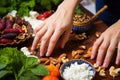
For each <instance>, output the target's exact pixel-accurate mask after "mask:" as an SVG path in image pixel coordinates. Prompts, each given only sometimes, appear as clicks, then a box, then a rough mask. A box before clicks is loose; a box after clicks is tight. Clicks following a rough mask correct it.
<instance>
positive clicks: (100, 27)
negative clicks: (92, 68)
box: [29, 9, 120, 80]
mask: <svg viewBox="0 0 120 80" xmlns="http://www.w3.org/2000/svg"><path fill="white" fill-rule="evenodd" d="M83 11H84V12H86V13H87V14H88V15H90V16H92V15H93V14H91V13H90V12H89V11H87V10H85V9H83ZM106 29H107V26H106V25H105V24H104V23H103V22H102V21H101V20H99V19H97V20H96V21H94V22H93V24H92V28H91V29H90V30H89V31H87V32H86V33H87V37H88V38H87V39H85V40H74V36H75V35H77V34H71V37H70V39H69V41H68V42H67V44H66V46H65V48H64V49H61V48H58V47H56V48H55V49H54V51H53V53H52V55H51V57H54V58H57V57H58V56H59V55H60V54H62V53H66V54H67V56H68V58H69V59H71V53H72V51H73V50H77V49H79V46H80V45H85V46H86V47H87V49H88V48H89V47H91V46H92V45H93V43H94V41H95V40H96V39H97V37H96V35H95V33H96V32H103V31H105V30H106ZM29 44H30V42H29ZM29 46H30V45H29ZM87 49H86V50H85V52H84V53H86V52H87ZM115 53H116V52H115ZM37 55H39V54H37ZM81 58H82V56H81ZM114 59H115V57H113V60H112V62H111V64H110V66H112V65H113V66H115V67H120V66H116V65H115V64H114ZM85 60H87V61H89V62H90V63H92V64H94V63H95V61H96V60H95V59H94V60H91V59H90V58H88V59H85ZM110 66H109V67H108V68H107V69H106V76H105V77H101V76H99V75H98V73H97V74H96V75H95V78H94V80H120V76H118V77H116V78H113V77H111V76H110V75H109V68H110Z"/></svg>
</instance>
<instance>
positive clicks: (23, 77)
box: [0, 47, 49, 80]
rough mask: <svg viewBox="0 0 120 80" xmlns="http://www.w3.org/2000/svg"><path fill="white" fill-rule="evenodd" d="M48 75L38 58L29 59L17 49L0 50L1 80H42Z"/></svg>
mask: <svg viewBox="0 0 120 80" xmlns="http://www.w3.org/2000/svg"><path fill="white" fill-rule="evenodd" d="M48 74H49V71H48V69H47V68H46V67H45V66H44V65H42V64H39V63H38V58H34V57H27V56H25V55H24V53H23V52H21V51H19V50H17V48H9V47H6V48H3V49H0V80H41V77H42V76H45V75H48Z"/></svg>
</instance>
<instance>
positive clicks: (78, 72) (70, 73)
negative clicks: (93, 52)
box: [63, 62, 94, 80]
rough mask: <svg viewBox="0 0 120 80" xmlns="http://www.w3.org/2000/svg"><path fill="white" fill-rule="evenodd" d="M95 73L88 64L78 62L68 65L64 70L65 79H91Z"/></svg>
mask: <svg viewBox="0 0 120 80" xmlns="http://www.w3.org/2000/svg"><path fill="white" fill-rule="evenodd" d="M93 75H94V72H93V71H92V68H91V67H90V66H89V65H88V64H86V63H82V64H78V63H77V62H75V63H74V64H71V65H70V67H66V68H65V69H64V72H63V77H64V78H65V80H91V79H92V77H93Z"/></svg>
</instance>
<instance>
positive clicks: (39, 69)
mask: <svg viewBox="0 0 120 80" xmlns="http://www.w3.org/2000/svg"><path fill="white" fill-rule="evenodd" d="M31 71H32V72H33V73H34V74H35V75H38V76H45V75H49V71H48V69H47V68H46V67H44V65H42V64H40V65H39V66H36V67H35V68H34V69H31Z"/></svg>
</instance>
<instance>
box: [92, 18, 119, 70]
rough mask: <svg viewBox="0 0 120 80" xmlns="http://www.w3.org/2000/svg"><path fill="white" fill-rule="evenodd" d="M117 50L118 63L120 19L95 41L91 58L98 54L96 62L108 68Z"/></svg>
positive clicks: (117, 59) (117, 60) (117, 61)
mask: <svg viewBox="0 0 120 80" xmlns="http://www.w3.org/2000/svg"><path fill="white" fill-rule="evenodd" d="M116 48H118V50H117V57H116V64H118V65H119V64H120V20H119V21H118V22H116V23H115V24H113V25H112V26H110V27H109V28H108V29H107V30H106V31H105V32H103V33H102V34H101V36H100V37H99V38H98V39H97V40H96V41H95V43H94V45H93V49H92V55H91V59H94V58H95V57H96V56H97V60H96V64H97V65H102V64H103V67H105V68H107V67H108V66H109V64H110V61H111V59H112V58H113V54H114V51H115V49H116Z"/></svg>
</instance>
